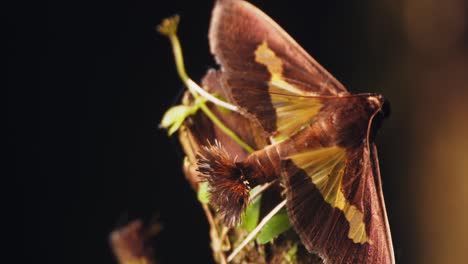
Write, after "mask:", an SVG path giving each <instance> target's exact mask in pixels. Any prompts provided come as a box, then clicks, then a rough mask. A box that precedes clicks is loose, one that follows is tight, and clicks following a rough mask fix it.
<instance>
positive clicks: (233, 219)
mask: <svg viewBox="0 0 468 264" xmlns="http://www.w3.org/2000/svg"><path fill="white" fill-rule="evenodd" d="M209 41H210V47H211V52H212V53H213V54H214V55H215V57H216V60H217V62H218V64H219V65H220V66H221V68H220V70H218V71H217V72H216V75H213V76H216V78H212V80H213V81H212V82H213V85H219V86H221V89H222V90H223V91H224V92H225V94H226V96H227V100H228V101H230V102H232V103H234V104H236V105H237V106H239V107H240V109H241V111H242V114H243V115H244V116H245V117H247V118H248V119H249V120H251V121H252V122H255V123H257V124H258V125H259V126H260V127H261V129H262V131H263V133H264V135H265V137H270V138H271V144H269V145H268V146H266V147H264V148H262V149H260V150H258V151H256V152H254V153H251V154H250V155H248V156H247V157H245V158H243V159H239V158H236V157H234V156H233V155H231V153H228V152H227V151H226V150H225V149H224V148H223V147H222V146H221V145H220V144H210V145H208V146H205V147H204V148H202V149H201V150H200V152H199V154H198V171H199V172H200V173H201V175H202V177H203V178H204V179H205V180H206V181H208V183H209V185H210V192H211V203H212V204H213V205H215V206H216V207H218V210H219V211H220V213H221V216H222V218H223V220H224V222H225V223H226V224H227V225H229V226H234V225H236V224H238V223H239V221H240V219H241V215H242V212H243V210H244V209H245V207H246V205H247V203H248V201H249V192H248V190H249V189H250V188H251V187H253V186H255V185H258V184H262V183H265V182H269V181H273V180H277V179H281V181H282V182H283V184H284V186H285V189H286V190H285V195H286V199H287V211H288V215H289V218H290V221H291V223H292V225H293V227H294V229H295V231H296V232H297V234H298V235H299V237H300V239H301V241H302V243H303V244H304V246H305V247H306V248H307V250H308V251H309V252H314V253H316V254H318V255H319V256H321V257H322V258H323V260H324V261H325V263H394V262H395V260H394V254H393V247H392V240H391V235H390V228H389V224H388V220H387V215H386V210H385V203H384V198H383V194H382V186H381V179H380V172H379V163H378V158H377V149H376V147H375V144H374V137H375V134H376V132H377V129H378V127H379V125H380V123H381V121H382V119H383V118H384V114H385V113H384V112H385V111H384V99H383V97H382V96H381V95H377V94H350V93H349V92H348V91H347V90H346V88H345V87H344V86H343V85H342V84H341V83H339V82H338V81H337V80H336V79H335V78H334V77H333V76H332V75H331V74H329V73H328V72H327V71H326V70H325V69H324V68H323V67H322V66H320V65H319V64H318V63H317V62H316V61H315V60H314V59H313V58H312V57H311V56H310V55H309V54H308V53H307V52H306V51H304V50H303V49H302V48H301V47H300V46H299V45H298V44H297V43H296V42H295V41H294V40H293V39H292V38H291V37H290V36H289V35H288V34H287V33H286V32H285V31H284V30H283V29H282V28H281V27H280V26H278V25H277V24H276V23H275V22H274V21H273V20H272V19H271V18H269V17H268V16H267V15H265V14H264V13H263V12H262V11H260V10H259V9H257V8H256V7H254V6H253V5H251V4H249V3H247V2H245V1H241V0H218V1H216V4H215V7H214V10H213V14H212V20H211V25H210V30H209ZM274 139H281V140H274Z"/></svg>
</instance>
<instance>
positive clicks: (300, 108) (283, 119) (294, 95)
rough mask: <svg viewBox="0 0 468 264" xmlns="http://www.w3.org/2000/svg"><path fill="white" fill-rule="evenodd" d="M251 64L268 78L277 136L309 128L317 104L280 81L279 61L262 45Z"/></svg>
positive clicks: (281, 76)
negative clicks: (256, 66)
mask: <svg viewBox="0 0 468 264" xmlns="http://www.w3.org/2000/svg"><path fill="white" fill-rule="evenodd" d="M255 61H256V62H258V63H260V64H262V65H265V66H266V67H267V69H268V72H269V73H270V75H271V77H270V80H269V82H268V86H269V90H268V92H269V94H270V96H271V101H272V104H273V107H274V108H275V109H276V116H277V124H276V126H277V136H279V137H286V136H290V135H292V134H294V133H296V132H297V131H299V130H301V129H302V128H303V126H304V125H308V124H310V122H312V120H313V118H314V116H315V115H316V114H317V112H318V111H319V110H320V108H321V106H322V104H321V103H320V100H319V99H317V98H312V97H303V96H304V92H303V91H301V90H300V89H298V88H297V87H294V86H293V85H291V84H289V83H288V82H286V81H285V80H284V78H283V61H282V60H281V59H280V58H278V56H276V54H275V52H274V51H273V50H271V49H270V48H269V47H268V44H267V43H266V41H263V42H262V44H260V45H259V46H258V47H257V49H256V50H255Z"/></svg>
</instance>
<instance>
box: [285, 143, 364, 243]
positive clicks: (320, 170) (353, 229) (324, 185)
mask: <svg viewBox="0 0 468 264" xmlns="http://www.w3.org/2000/svg"><path fill="white" fill-rule="evenodd" d="M289 158H290V159H291V160H292V161H293V162H294V163H295V164H296V166H298V167H299V168H301V169H303V170H304V171H305V172H306V173H307V175H308V176H309V177H310V178H311V180H312V182H313V183H314V184H315V186H316V187H317V189H318V190H319V191H320V193H321V194H322V196H323V198H324V200H325V201H326V202H327V203H328V204H330V205H331V206H332V207H334V208H338V209H339V210H341V211H342V212H343V214H344V215H345V218H346V220H347V221H348V223H349V232H348V237H349V238H350V239H351V240H352V241H353V242H354V243H360V244H363V243H366V242H368V243H370V242H371V241H370V240H369V237H368V236H367V234H366V225H365V223H364V220H363V219H364V215H363V214H362V212H360V211H359V209H358V208H357V207H356V206H354V205H351V204H350V203H349V201H348V200H347V199H346V197H345V196H344V194H343V192H342V191H341V185H342V181H343V175H344V172H345V167H346V152H345V150H344V149H343V148H340V147H337V146H334V147H328V148H320V149H316V150H311V151H307V152H303V153H299V154H295V155H292V156H290V157H289Z"/></svg>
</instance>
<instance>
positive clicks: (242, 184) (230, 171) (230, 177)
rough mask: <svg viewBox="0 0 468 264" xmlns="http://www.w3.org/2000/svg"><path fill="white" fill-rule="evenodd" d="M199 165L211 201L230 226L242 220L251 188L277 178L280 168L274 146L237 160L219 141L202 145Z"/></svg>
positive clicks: (198, 159)
mask: <svg viewBox="0 0 468 264" xmlns="http://www.w3.org/2000/svg"><path fill="white" fill-rule="evenodd" d="M197 165H198V171H199V172H200V173H201V178H202V179H203V180H204V181H206V182H208V185H209V189H208V190H209V192H210V195H211V196H210V203H211V204H212V205H213V206H215V207H216V208H217V210H218V213H219V214H220V215H221V218H222V219H223V222H224V223H225V224H226V226H229V227H233V226H235V225H237V224H239V223H240V221H241V219H242V213H243V212H244V210H245V208H246V207H247V205H248V203H249V191H250V190H251V188H253V187H254V186H256V185H259V184H263V183H266V182H268V181H272V180H275V179H277V178H278V177H279V174H278V172H279V171H280V170H279V169H278V166H279V165H280V159H279V156H278V154H277V153H276V150H274V149H273V148H268V147H267V148H265V149H263V150H260V151H257V152H254V153H252V154H250V155H249V156H248V157H247V159H245V160H244V161H239V162H237V161H236V160H235V158H233V157H231V156H230V154H229V153H228V151H227V150H226V149H225V148H224V147H223V146H222V145H221V144H220V143H219V142H218V141H216V142H215V144H209V145H207V146H204V147H202V148H201V150H200V152H199V153H198V154H197Z"/></svg>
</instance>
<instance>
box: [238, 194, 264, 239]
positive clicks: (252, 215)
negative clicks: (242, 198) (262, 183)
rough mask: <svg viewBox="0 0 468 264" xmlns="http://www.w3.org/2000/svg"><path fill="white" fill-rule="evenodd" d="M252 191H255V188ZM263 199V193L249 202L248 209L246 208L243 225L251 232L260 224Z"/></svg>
mask: <svg viewBox="0 0 468 264" xmlns="http://www.w3.org/2000/svg"><path fill="white" fill-rule="evenodd" d="M254 190H255V189H254ZM250 193H251V194H252V193H254V192H253V190H252V191H251V192H250ZM261 200H262V195H259V196H257V197H255V199H254V200H253V201H251V202H250V203H249V205H248V206H247V209H246V210H245V215H244V219H243V221H242V225H241V226H242V227H243V228H245V230H247V232H249V233H250V232H252V230H254V229H255V227H256V226H257V224H258V220H259V218H260V205H261Z"/></svg>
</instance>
